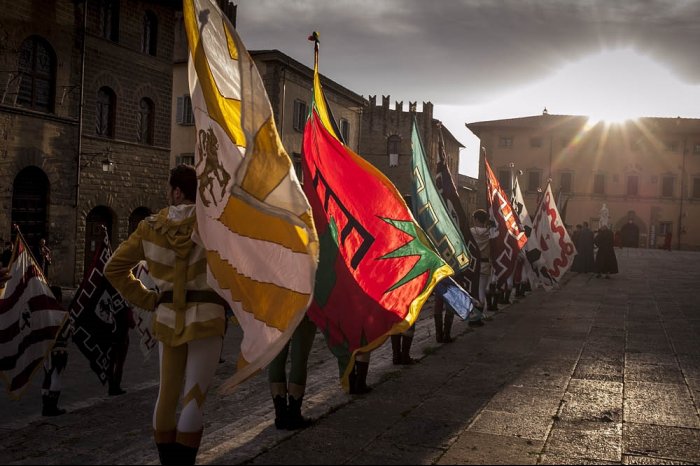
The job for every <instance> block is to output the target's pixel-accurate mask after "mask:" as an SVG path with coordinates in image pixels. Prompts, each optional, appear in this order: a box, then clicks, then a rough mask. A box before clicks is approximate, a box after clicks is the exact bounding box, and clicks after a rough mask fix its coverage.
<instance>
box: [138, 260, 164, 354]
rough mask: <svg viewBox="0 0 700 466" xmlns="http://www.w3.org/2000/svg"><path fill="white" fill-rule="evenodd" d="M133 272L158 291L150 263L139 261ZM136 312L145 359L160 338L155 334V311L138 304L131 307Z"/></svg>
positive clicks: (144, 283) (148, 286) (141, 280)
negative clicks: (149, 266) (142, 307)
mask: <svg viewBox="0 0 700 466" xmlns="http://www.w3.org/2000/svg"><path fill="white" fill-rule="evenodd" d="M132 273H133V274H134V276H135V277H136V278H138V279H139V281H140V282H141V283H142V284H143V286H145V287H146V288H148V289H149V290H154V291H156V292H157V291H158V286H157V285H156V282H155V281H154V280H153V277H151V275H150V274H149V273H148V265H147V264H146V261H141V262H139V265H137V266H136V267H135V268H134V270H132ZM131 309H132V311H133V312H134V321H135V322H136V331H137V332H138V333H139V335H140V338H139V348H140V349H141V353H142V354H143V357H144V358H145V359H148V358H149V356H150V355H151V351H153V348H155V347H156V346H158V340H156V337H155V335H153V312H152V311H147V310H145V309H141V308H140V307H137V306H132V307H131Z"/></svg>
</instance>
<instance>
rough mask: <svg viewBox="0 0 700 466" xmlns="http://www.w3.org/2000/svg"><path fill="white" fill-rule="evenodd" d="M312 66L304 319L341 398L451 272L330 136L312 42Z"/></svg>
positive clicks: (388, 186) (382, 184) (389, 196)
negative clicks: (328, 355)
mask: <svg viewBox="0 0 700 466" xmlns="http://www.w3.org/2000/svg"><path fill="white" fill-rule="evenodd" d="M313 37H314V38H315V39H316V38H317V35H316V34H314V36H313ZM315 58H316V60H315V66H314V102H313V105H312V106H311V113H310V115H309V118H308V120H307V122H306V128H305V129H304V145H303V163H302V165H303V169H304V179H305V180H306V182H305V184H304V190H305V192H306V193H307V196H308V198H309V202H311V206H312V207H313V213H314V221H315V223H316V226H317V228H318V231H319V236H320V238H321V259H320V262H319V269H318V273H317V275H316V277H317V282H316V291H315V296H314V303H313V305H312V306H311V307H310V308H309V311H308V314H309V317H310V318H311V319H312V320H313V322H315V323H316V325H317V326H318V327H319V328H320V329H321V331H323V333H324V334H325V336H326V339H327V342H328V346H329V347H330V349H331V351H332V352H333V354H334V355H335V356H336V357H337V358H338V365H339V369H340V374H341V383H342V385H343V387H344V388H345V389H346V390H347V388H348V375H349V373H350V371H351V370H352V368H353V366H354V360H355V355H356V353H357V352H367V351H372V350H373V349H375V348H377V347H379V346H380V345H381V344H382V343H383V342H384V341H385V340H386V338H387V337H388V336H389V335H392V334H397V333H400V332H402V331H405V330H407V329H408V328H409V327H410V326H411V325H413V323H414V322H415V320H416V318H417V317H418V314H419V313H420V311H421V308H422V306H423V304H424V303H425V301H426V300H427V299H428V297H429V296H430V294H431V292H432V291H433V288H434V287H435V285H436V284H437V283H438V282H439V281H440V280H442V279H444V278H446V277H448V276H450V275H452V274H453V273H454V272H453V270H452V269H451V268H450V266H449V265H447V264H446V263H445V262H444V261H443V260H442V259H441V258H440V256H438V255H437V253H435V252H434V250H433V249H432V247H431V245H430V243H429V239H428V238H427V236H426V235H425V232H423V230H422V229H421V228H420V227H419V226H418V225H417V224H416V222H415V220H414V218H413V215H412V214H411V212H410V211H409V209H408V206H407V205H406V203H405V202H404V200H403V198H402V196H401V194H400V193H399V192H398V190H397V189H396V187H395V186H394V185H393V184H392V183H391V181H389V179H387V178H386V176H384V175H383V174H382V173H381V172H380V171H379V170H377V169H376V168H375V167H374V166H372V165H371V164H370V163H368V162H367V161H366V160H364V159H363V158H362V157H360V156H359V155H357V154H355V153H354V152H353V151H352V150H350V148H349V147H347V146H345V145H344V144H343V143H342V142H341V141H340V138H339V137H338V136H337V133H335V132H334V129H333V127H332V125H331V124H330V122H331V121H332V119H333V117H332V115H331V114H330V111H329V109H328V107H327V105H326V104H325V98H324V97H323V94H322V89H321V84H320V79H319V74H318V41H316V48H315Z"/></svg>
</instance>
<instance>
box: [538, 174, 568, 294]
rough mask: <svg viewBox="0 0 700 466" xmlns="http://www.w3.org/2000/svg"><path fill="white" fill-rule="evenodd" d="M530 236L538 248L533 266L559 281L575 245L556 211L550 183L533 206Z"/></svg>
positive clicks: (553, 282) (566, 268) (553, 281)
mask: <svg viewBox="0 0 700 466" xmlns="http://www.w3.org/2000/svg"><path fill="white" fill-rule="evenodd" d="M530 240H531V241H534V242H535V246H536V247H537V248H538V249H539V250H540V251H541V252H542V254H541V256H540V257H539V259H538V261H537V262H536V264H533V267H537V270H539V271H540V272H541V273H542V274H543V275H545V276H547V277H548V278H549V279H550V280H551V283H552V284H555V283H557V282H559V280H560V279H561V277H562V276H563V275H564V274H565V273H566V271H567V270H569V268H570V267H571V264H572V263H573V261H574V256H575V255H576V246H574V242H573V241H571V238H570V237H569V233H568V232H567V231H566V227H565V226H564V222H563V221H562V219H561V216H560V215H559V210H558V209H557V204H556V200H555V199H554V195H553V194H552V187H551V186H550V185H547V190H546V191H545V192H544V195H543V197H542V201H541V202H540V204H539V206H538V207H537V212H536V213H535V219H534V221H533V229H532V235H531V236H530Z"/></svg>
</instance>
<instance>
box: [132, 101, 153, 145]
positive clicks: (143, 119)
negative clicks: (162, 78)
mask: <svg viewBox="0 0 700 466" xmlns="http://www.w3.org/2000/svg"><path fill="white" fill-rule="evenodd" d="M154 107H155V106H154V105H153V101H152V100H151V99H149V98H146V97H144V98H143V99H141V101H140V102H139V113H138V115H136V140H137V141H138V142H140V143H141V144H153V125H154V113H155V112H154Z"/></svg>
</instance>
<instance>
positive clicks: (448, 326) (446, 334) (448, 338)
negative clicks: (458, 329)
mask: <svg viewBox="0 0 700 466" xmlns="http://www.w3.org/2000/svg"><path fill="white" fill-rule="evenodd" d="M454 318H455V314H454V312H453V311H452V309H447V312H445V318H444V327H443V329H442V341H443V342H445V343H451V342H452V335H450V333H452V322H453V321H454Z"/></svg>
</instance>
